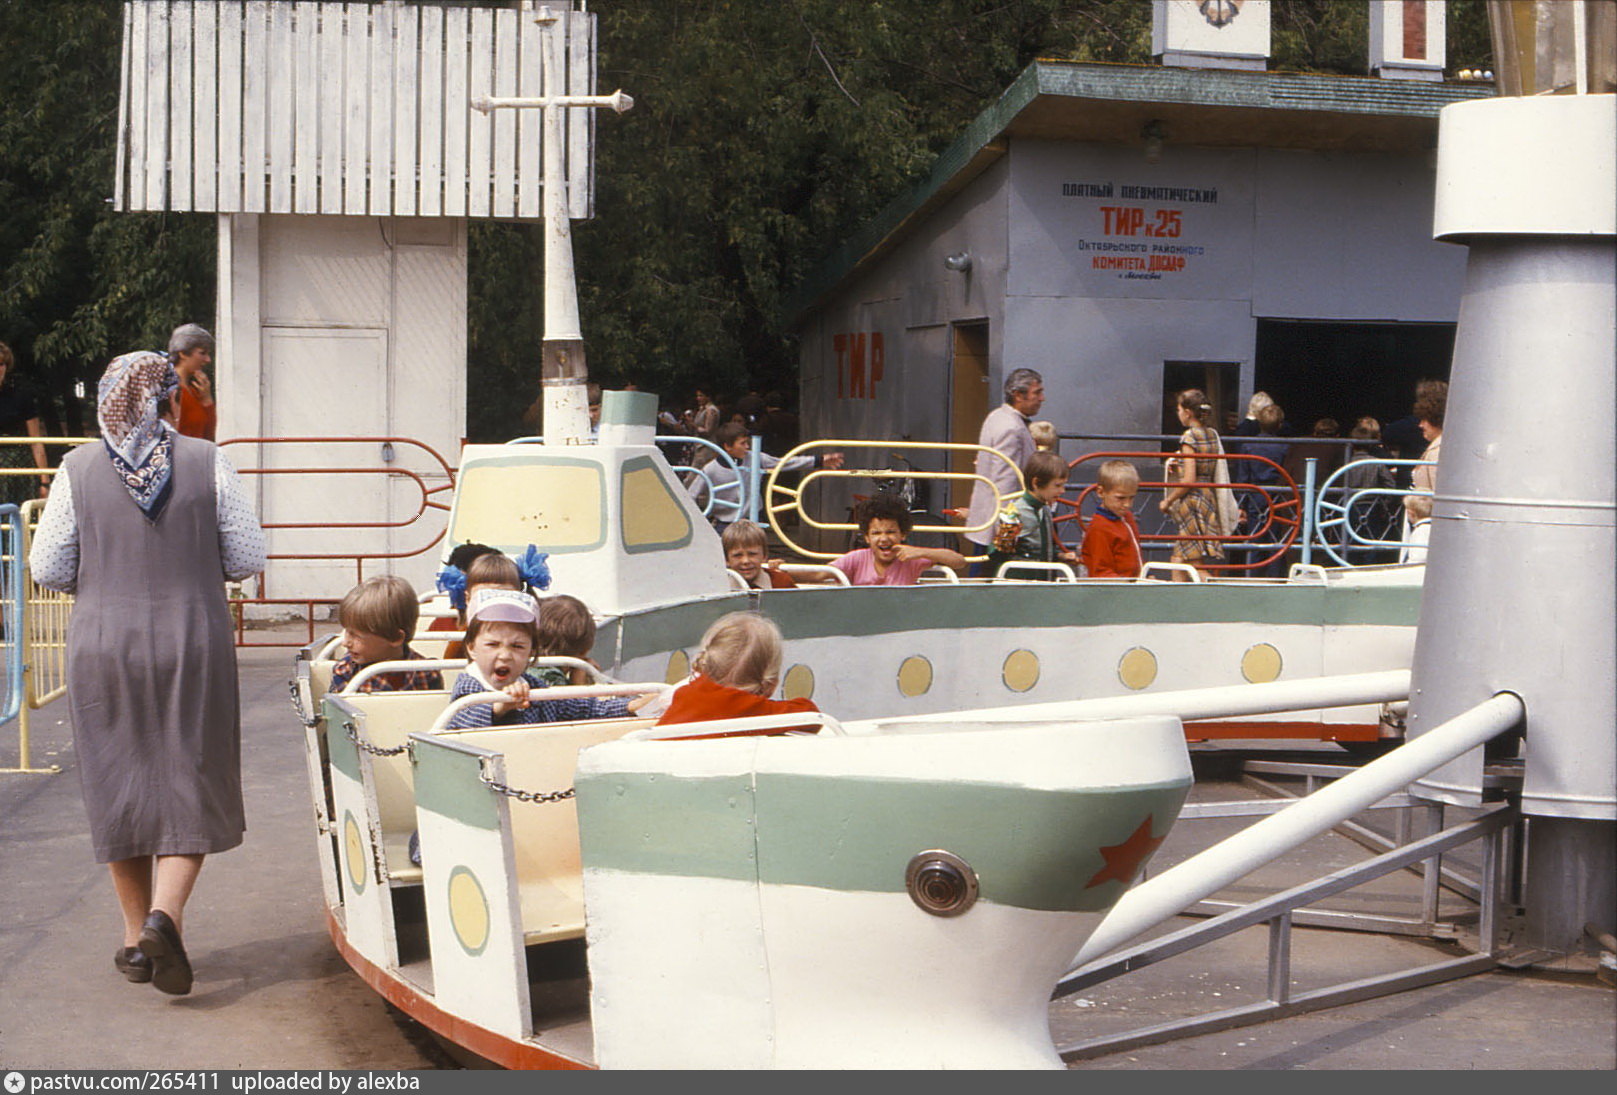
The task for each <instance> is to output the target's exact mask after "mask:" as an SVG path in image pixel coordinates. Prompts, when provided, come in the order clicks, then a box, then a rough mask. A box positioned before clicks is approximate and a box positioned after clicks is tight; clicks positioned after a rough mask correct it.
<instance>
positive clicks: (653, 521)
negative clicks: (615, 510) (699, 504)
mask: <svg viewBox="0 0 1617 1095" xmlns="http://www.w3.org/2000/svg"><path fill="white" fill-rule="evenodd" d="M691 534H692V529H691V518H690V514H688V513H687V512H686V511H685V505H684V504H683V503H682V502H681V501H680V499H678V498H676V497H675V496H674V492H673V490H672V489H671V488H670V487H669V485H668V480H666V479H664V478H663V476H662V473H661V472H660V471H658V469H657V466H656V464H654V463H653V462H652V460H651V457H649V456H634V457H630V458H629V459H628V460H625V461H624V462H623V550H624V551H626V552H628V553H629V554H630V555H635V554H638V553H640V552H643V551H667V550H670V549H672V548H682V547H684V546H685V545H686V544H688V543H690V542H691Z"/></svg>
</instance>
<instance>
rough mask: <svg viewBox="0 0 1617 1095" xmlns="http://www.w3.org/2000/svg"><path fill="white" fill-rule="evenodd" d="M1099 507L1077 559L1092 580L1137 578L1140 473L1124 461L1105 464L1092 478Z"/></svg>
mask: <svg viewBox="0 0 1617 1095" xmlns="http://www.w3.org/2000/svg"><path fill="white" fill-rule="evenodd" d="M1095 488H1096V489H1095V494H1096V496H1097V498H1098V501H1099V504H1098V505H1097V506H1096V507H1095V515H1094V516H1093V517H1091V518H1090V519H1089V528H1088V529H1086V530H1085V531H1084V545H1083V548H1082V549H1081V550H1080V552H1079V555H1080V557H1081V558H1082V559H1083V563H1084V569H1085V572H1086V573H1087V574H1088V575H1089V577H1091V578H1138V577H1139V576H1140V569H1141V566H1142V563H1141V555H1140V526H1139V525H1138V524H1136V523H1135V521H1134V496H1135V495H1136V494H1139V493H1140V473H1139V472H1138V471H1136V470H1135V468H1134V465H1133V464H1131V463H1129V462H1128V461H1127V460H1108V461H1106V463H1104V464H1102V465H1101V466H1100V471H1099V473H1098V474H1097V475H1096V476H1095Z"/></svg>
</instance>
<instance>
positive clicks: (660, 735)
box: [623, 711, 847, 741]
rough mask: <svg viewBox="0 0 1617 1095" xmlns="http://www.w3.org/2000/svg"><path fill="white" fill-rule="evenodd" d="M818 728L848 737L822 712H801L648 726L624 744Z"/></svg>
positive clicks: (630, 734)
mask: <svg viewBox="0 0 1617 1095" xmlns="http://www.w3.org/2000/svg"><path fill="white" fill-rule="evenodd" d="M805 726H814V727H817V728H818V729H817V731H816V732H817V733H829V734H831V735H832V736H833V737H846V736H847V732H846V731H845V730H843V729H842V724H841V723H840V722H838V721H837V720H836V719H834V718H832V717H831V716H830V715H827V714H826V713H825V712H823V711H799V712H797V713H796V714H786V715H755V716H753V717H751V718H745V719H713V720H711V721H708V722H679V723H674V724H673V725H671V726H649V727H647V728H645V729H644V730H631V731H629V732H628V733H627V734H625V735H623V740H624V741H677V740H678V739H680V738H721V737H731V736H739V735H744V734H747V735H750V734H756V733H758V732H759V731H764V730H792V729H797V728H799V727H805Z"/></svg>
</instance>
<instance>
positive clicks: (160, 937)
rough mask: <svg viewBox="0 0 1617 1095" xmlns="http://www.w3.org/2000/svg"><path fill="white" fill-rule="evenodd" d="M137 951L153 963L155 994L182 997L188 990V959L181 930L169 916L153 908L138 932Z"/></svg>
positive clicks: (189, 977)
mask: <svg viewBox="0 0 1617 1095" xmlns="http://www.w3.org/2000/svg"><path fill="white" fill-rule="evenodd" d="M140 949H141V953H143V954H144V955H145V956H146V957H147V958H150V959H151V960H152V984H154V985H156V986H157V991H158V992H166V993H168V994H169V995H170V996H184V995H185V994H186V993H188V992H190V991H191V960H190V959H189V958H187V957H186V956H185V944H184V943H182V942H180V929H178V928H176V927H175V926H174V921H173V920H171V919H169V915H168V913H166V912H164V911H163V910H161V909H153V910H152V911H151V913H150V914H149V915H148V916H147V917H146V925H145V926H144V927H143V928H141V929H140Z"/></svg>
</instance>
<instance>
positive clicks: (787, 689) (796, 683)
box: [781, 665, 814, 700]
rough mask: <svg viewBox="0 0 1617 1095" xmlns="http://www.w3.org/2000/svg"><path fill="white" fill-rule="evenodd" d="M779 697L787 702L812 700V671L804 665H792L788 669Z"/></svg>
mask: <svg viewBox="0 0 1617 1095" xmlns="http://www.w3.org/2000/svg"><path fill="white" fill-rule="evenodd" d="M781 695H782V696H785V697H786V698H787V699H789V700H807V699H813V698H814V670H812V669H810V668H809V667H808V666H806V665H794V666H792V667H791V668H790V669H788V670H787V671H786V682H785V684H784V686H783V687H782V689H781Z"/></svg>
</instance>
